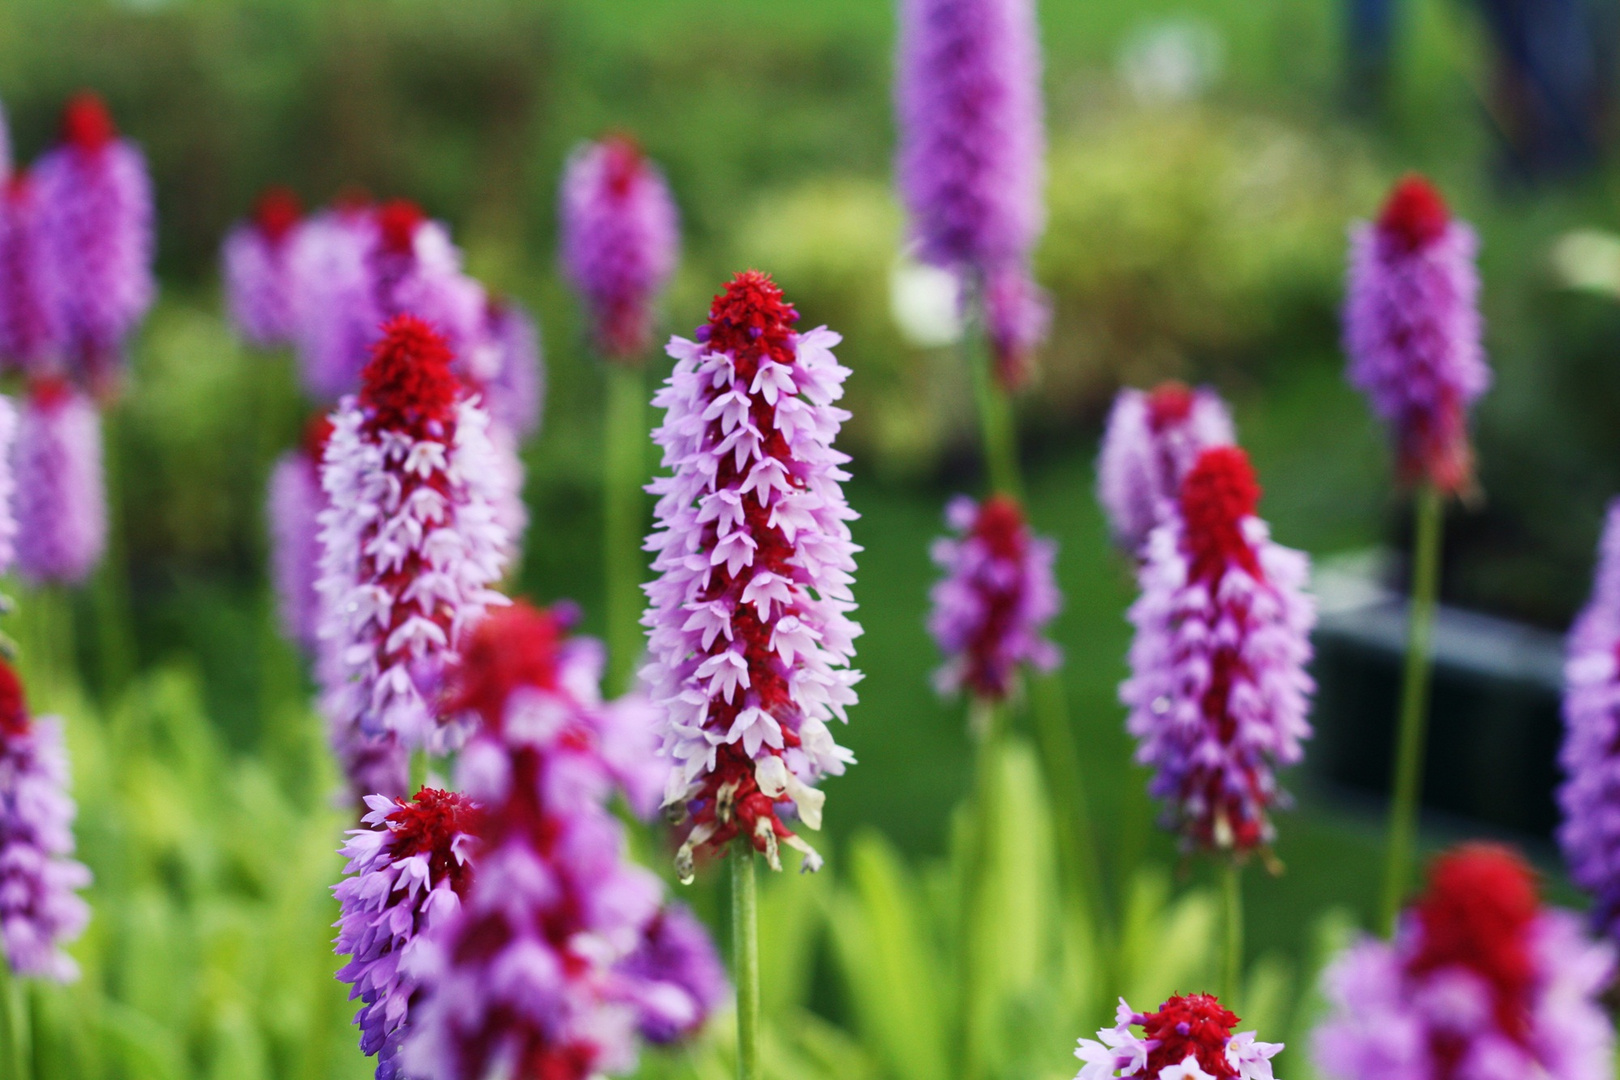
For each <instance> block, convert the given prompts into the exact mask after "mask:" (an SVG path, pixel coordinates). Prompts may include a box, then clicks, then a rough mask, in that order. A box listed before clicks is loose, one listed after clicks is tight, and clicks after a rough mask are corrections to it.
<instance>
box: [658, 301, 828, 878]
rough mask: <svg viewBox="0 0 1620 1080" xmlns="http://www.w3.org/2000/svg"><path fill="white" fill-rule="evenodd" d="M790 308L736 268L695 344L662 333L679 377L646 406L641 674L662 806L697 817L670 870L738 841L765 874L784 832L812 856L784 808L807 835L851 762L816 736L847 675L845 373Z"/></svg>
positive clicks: (813, 863) (688, 867)
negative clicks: (668, 763)
mask: <svg viewBox="0 0 1620 1080" xmlns="http://www.w3.org/2000/svg"><path fill="white" fill-rule="evenodd" d="M797 319H798V312H796V311H795V310H794V309H793V307H792V306H791V305H790V304H787V303H786V302H784V300H783V298H782V292H781V290H780V289H778V288H777V287H776V285H775V283H774V282H772V281H771V279H770V278H769V277H768V276H766V275H764V274H761V273H758V272H755V271H748V272H746V273H742V274H738V275H737V277H736V278H734V279H733V280H732V281H731V282H730V283H729V284H728V285H727V286H726V288H725V290H724V291H723V292H722V293H721V294H720V295H719V296H717V297H716V298H715V300H714V303H713V304H712V306H711V308H710V312H709V321H708V323H707V324H706V325H705V326H703V327H701V328H699V330H698V332H697V335H696V336H697V340H696V341H688V340H685V339H683V338H675V339H673V340H672V341H671V343H670V346H669V354H670V355H671V356H673V357H674V358H675V361H676V363H675V370H674V372H673V373H672V374H671V376H670V378H669V380H668V382H667V383H666V384H665V386H664V387H663V388H662V389H661V390H659V392H658V395H657V396H656V397H655V398H654V402H653V403H654V404H655V405H657V406H660V407H662V408H663V409H664V410H665V414H664V422H663V425H662V426H661V427H659V428H658V429H657V430H656V431H655V432H654V434H653V438H654V440H655V441H656V442H658V444H659V445H661V446H662V447H663V448H664V456H663V464H664V466H665V467H667V468H669V469H670V470H671V475H669V476H664V477H660V478H658V479H656V480H654V481H653V483H652V485H651V486H650V487H649V488H648V490H649V491H651V492H653V493H654V494H656V495H657V496H658V505H657V510H656V514H657V526H656V530H655V531H654V533H653V535H652V536H651V537H649V538H648V541H647V548H648V550H650V551H652V552H654V553H655V555H654V561H653V569H654V570H655V571H656V572H657V574H658V578H657V580H655V581H654V582H652V583H651V584H649V585H648V586H647V587H646V588H647V594H648V596H649V598H650V601H651V604H650V608H649V610H648V612H647V614H646V615H645V616H644V618H643V622H644V624H645V625H646V626H648V627H649V628H650V633H649V645H648V648H649V653H650V655H651V662H650V663H649V664H648V665H647V667H646V668H645V669H644V670H643V672H642V676H643V678H644V679H645V680H646V682H647V685H648V688H649V693H650V694H651V696H652V699H653V702H654V704H656V705H657V706H658V707H659V708H660V709H661V710H662V712H663V722H662V730H663V736H664V743H663V751H664V753H666V754H667V755H669V756H670V757H671V758H673V759H674V768H673V769H672V771H671V774H670V780H669V789H668V792H667V793H666V798H665V801H666V803H667V804H668V805H670V806H672V807H677V808H684V809H685V810H686V812H687V814H688V815H689V817H690V819H691V822H692V830H691V832H690V834H689V835H688V837H687V840H686V842H685V844H684V845H683V846H682V848H681V851H680V853H679V855H678V856H677V867H678V869H679V871H680V873H681V876H682V877H683V878H687V877H690V876H691V873H692V855H693V853H694V852H695V851H696V850H698V849H700V848H708V849H710V850H719V849H721V848H723V846H724V845H725V844H727V843H728V842H730V841H731V840H732V839H733V838H734V837H736V836H739V835H742V836H746V837H747V838H748V839H749V841H750V842H751V843H752V844H753V845H754V847H755V848H757V849H758V850H760V851H762V852H764V854H765V856H766V858H767V859H768V860H769V861H770V863H771V865H772V866H773V867H779V865H780V864H779V861H778V853H777V846H778V843H779V842H780V843H786V844H788V845H789V846H792V847H794V848H797V849H799V850H800V851H802V852H803V853H804V857H805V867H806V868H808V869H814V868H816V867H817V866H819V865H820V859H819V857H818V856H816V854H815V853H814V852H813V851H812V850H811V849H810V848H809V846H808V845H806V844H805V843H804V841H803V840H802V839H800V838H799V837H798V836H796V835H795V834H794V833H793V831H792V830H791V829H789V828H788V826H787V825H786V823H785V822H784V821H783V815H784V814H785V813H787V812H788V811H790V810H792V811H795V812H796V813H797V815H798V817H799V819H800V820H801V821H803V822H804V823H805V824H806V825H808V826H809V827H811V828H819V827H820V824H821V808H822V801H823V798H824V796H823V794H822V792H820V791H819V790H818V789H816V788H815V787H813V786H812V785H813V784H814V783H815V782H816V781H817V780H818V779H819V778H820V777H821V776H823V775H827V774H832V775H837V774H840V773H842V772H843V771H844V767H845V766H846V765H847V764H849V763H850V762H851V761H853V757H852V756H851V755H850V753H849V752H848V751H847V750H845V749H843V748H842V747H840V746H838V745H837V743H835V742H834V741H833V737H832V733H831V732H830V731H829V729H828V721H830V720H831V719H832V718H834V717H837V718H838V719H840V720H847V717H846V714H845V710H846V709H847V708H848V707H849V706H850V705H852V704H854V702H855V691H854V684H855V682H856V680H858V679H859V678H860V675H859V673H858V672H855V671H852V670H850V669H849V667H848V665H849V662H850V660H851V659H852V657H853V655H854V639H855V637H856V635H858V634H859V633H860V627H859V626H858V625H857V624H856V623H854V622H852V621H851V620H850V619H849V617H848V613H849V612H850V611H852V610H854V607H855V603H854V599H853V597H852V595H851V593H850V583H851V582H852V580H853V576H854V570H855V560H854V555H855V552H856V551H857V550H859V549H858V548H857V547H856V545H855V544H854V543H853V542H852V541H851V540H850V531H849V524H848V523H849V522H850V521H851V520H852V519H854V517H855V516H856V515H855V513H854V511H852V510H851V509H850V508H849V505H848V503H846V502H845V500H844V495H843V490H842V488H841V487H840V485H841V483H842V482H843V481H844V480H846V479H848V474H847V473H845V472H844V470H843V469H842V467H841V466H842V465H843V463H844V462H846V461H847V460H848V458H847V457H846V456H845V455H843V454H841V453H839V452H838V451H836V450H834V449H833V448H832V442H833V439H834V437H835V436H836V435H837V433H838V429H839V427H840V425H842V423H843V422H844V421H845V420H846V419H848V416H849V414H848V413H847V412H845V411H844V410H842V409H840V408H838V407H837V406H835V405H834V404H833V402H835V401H837V400H838V398H839V397H841V396H842V394H843V382H844V379H845V378H846V377H847V376H848V374H849V370H848V369H847V368H844V367H842V366H840V365H839V364H838V362H837V361H836V360H835V359H834V358H833V355H832V351H831V350H832V347H833V346H834V345H836V344H838V342H839V340H840V338H839V336H838V335H837V334H834V333H832V332H830V331H829V330H827V329H826V328H825V327H823V328H819V329H816V330H811V331H809V332H807V333H803V334H801V333H798V332H797V331H795V330H794V328H793V327H794V323H795V322H796V321H797Z"/></svg>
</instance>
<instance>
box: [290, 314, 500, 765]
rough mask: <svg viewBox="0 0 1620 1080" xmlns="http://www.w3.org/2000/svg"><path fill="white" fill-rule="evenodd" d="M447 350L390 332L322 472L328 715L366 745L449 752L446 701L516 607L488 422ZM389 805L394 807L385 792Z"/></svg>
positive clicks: (341, 737)
mask: <svg viewBox="0 0 1620 1080" xmlns="http://www.w3.org/2000/svg"><path fill="white" fill-rule="evenodd" d="M451 359H452V358H451V355H450V350H449V348H448V347H447V346H446V345H445V342H444V339H443V338H442V337H440V336H439V335H438V334H437V333H435V332H434V331H433V330H432V329H430V328H429V327H428V326H427V324H426V323H424V322H422V321H421V320H420V319H417V318H415V317H413V316H409V315H402V316H399V317H398V318H396V319H394V320H392V321H391V322H389V323H388V324H387V326H386V327H385V328H384V334H383V338H382V340H381V341H379V342H378V343H377V346H376V348H375V349H374V351H373V353H372V359H371V362H370V363H369V364H368V365H366V370H365V373H364V377H363V379H362V386H361V391H360V394H359V396H358V397H348V398H345V399H344V400H343V402H342V403H341V404H340V405H339V406H338V408H337V410H336V412H334V413H333V414H332V433H331V436H330V438H329V439H328V441H327V444H326V456H325V458H324V461H323V464H322V467H321V486H322V488H323V489H324V491H325V493H326V498H327V508H326V509H325V510H323V511H321V515H320V521H321V545H322V552H321V578H320V582H319V585H318V586H317V588H318V589H319V591H320V593H321V612H322V614H321V630H320V636H321V638H322V640H323V649H324V650H329V651H330V654H331V657H335V658H336V662H335V663H331V664H327V665H325V666H324V667H323V669H322V670H323V682H324V683H325V686H324V693H323V705H324V707H325V709H326V713H327V718H328V720H329V722H330V723H331V724H332V726H333V728H334V732H333V735H334V738H335V739H336V740H337V741H338V742H339V744H343V743H345V742H346V741H347V740H349V739H351V738H352V737H353V735H354V733H355V732H359V733H362V734H363V735H365V736H367V737H369V738H373V739H375V738H379V737H388V736H392V737H394V738H396V739H398V740H399V741H400V742H401V743H402V744H403V745H404V746H405V747H407V748H412V747H418V746H427V747H428V748H429V749H432V750H442V749H444V748H445V747H446V746H447V745H448V744H447V743H446V737H447V735H448V734H449V732H448V729H446V728H444V727H443V726H442V725H441V724H440V723H439V722H438V719H437V715H436V709H435V707H434V704H433V702H432V700H431V698H432V697H433V693H434V688H435V687H437V686H438V685H439V684H440V682H441V681H442V680H443V678H444V677H445V675H446V668H447V667H449V666H453V664H454V663H455V660H456V652H457V649H458V648H459V646H460V643H461V638H462V635H463V633H464V632H465V630H466V629H467V628H468V627H469V626H470V625H471V624H472V623H473V622H475V621H476V620H477V619H479V618H480V617H481V616H482V615H483V614H484V611H485V608H486V607H487V606H488V605H490V604H503V603H505V602H506V600H505V598H504V597H502V596H501V595H500V594H499V593H496V592H494V591H493V590H492V589H491V588H490V586H491V585H492V584H493V583H494V582H496V581H497V580H499V578H500V576H501V572H502V569H503V564H504V557H503V552H504V550H505V547H506V543H507V537H506V534H505V531H504V530H503V529H502V528H501V527H500V525H499V524H498V523H497V521H496V520H495V506H496V501H497V499H498V498H499V495H500V491H499V480H498V477H497V468H496V464H495V461H494V454H495V451H494V449H493V447H492V446H491V443H490V440H489V432H488V427H489V417H488V415H487V414H486V413H485V412H484V410H483V409H482V407H480V406H479V404H478V403H477V402H476V401H475V400H473V399H470V398H468V397H467V396H466V395H465V394H464V393H463V390H462V387H461V384H460V383H459V382H458V381H457V379H456V377H455V376H454V375H453V374H452V373H451V370H450V366H451ZM384 794H389V793H388V792H384Z"/></svg>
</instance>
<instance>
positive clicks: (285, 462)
mask: <svg viewBox="0 0 1620 1080" xmlns="http://www.w3.org/2000/svg"><path fill="white" fill-rule="evenodd" d="M331 437H332V421H331V420H330V419H329V418H327V417H326V416H324V415H321V414H319V413H317V414H316V415H315V416H313V417H311V418H310V421H309V425H308V426H307V427H306V428H305V431H304V445H303V446H301V447H299V448H298V449H296V450H289V451H288V452H287V453H285V454H283V455H282V456H281V457H280V458H279V459H277V461H276V464H275V468H273V469H272V470H271V471H270V491H269V498H268V500H267V501H266V507H265V511H266V512H265V517H266V519H267V520H268V521H269V523H270V578H271V580H272V581H273V582H274V583H275V589H276V610H277V612H278V614H279V615H280V617H281V631H282V633H283V634H285V635H286V637H287V640H288V641H291V642H293V643H294V644H296V645H300V646H302V647H303V648H304V649H305V650H306V651H308V652H309V653H311V654H313V653H314V652H315V650H316V649H317V648H318V646H319V631H320V593H319V592H318V591H317V590H316V588H315V583H316V581H317V580H318V578H319V577H320V560H321V542H320V523H319V515H320V512H321V511H322V510H323V509H325V507H326V495H325V494H324V493H323V492H322V491H321V459H322V458H323V457H325V456H326V442H327V440H328V439H330V438H331Z"/></svg>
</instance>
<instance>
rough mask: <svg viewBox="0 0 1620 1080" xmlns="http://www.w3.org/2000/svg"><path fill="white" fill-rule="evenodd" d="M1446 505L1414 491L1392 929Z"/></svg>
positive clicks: (1391, 860)
mask: <svg viewBox="0 0 1620 1080" xmlns="http://www.w3.org/2000/svg"><path fill="white" fill-rule="evenodd" d="M1444 511H1445V506H1444V503H1443V501H1442V497H1441V494H1440V491H1439V489H1438V488H1436V487H1435V486H1434V485H1433V484H1424V485H1423V486H1422V487H1421V488H1419V489H1418V493H1417V506H1416V513H1417V539H1416V545H1415V550H1414V551H1413V553H1412V602H1411V609H1410V611H1409V612H1408V624H1407V633H1406V670H1405V674H1404V676H1403V678H1402V682H1401V715H1400V734H1399V736H1398V740H1399V741H1398V743H1397V747H1396V753H1395V768H1394V774H1393V777H1392V779H1391V782H1390V801H1389V843H1388V848H1387V852H1386V860H1387V861H1386V862H1385V864H1384V893H1383V897H1382V904H1381V906H1380V910H1379V927H1380V929H1381V930H1382V932H1383V933H1384V935H1385V936H1386V937H1387V936H1390V935H1393V934H1394V932H1395V917H1396V915H1397V914H1399V912H1400V907H1401V898H1402V896H1404V895H1405V893H1406V882H1407V873H1408V870H1409V868H1410V865H1411V861H1412V853H1413V850H1414V848H1415V846H1416V841H1417V823H1418V803H1419V796H1420V795H1421V793H1422V781H1423V750H1424V742H1425V738H1426V729H1427V727H1428V720H1429V673H1430V670H1431V667H1432V657H1431V653H1432V648H1433V640H1434V614H1435V606H1436V600H1437V599H1438V596H1439V591H1440V536H1441V529H1442V527H1443V525H1444V523H1445V513H1444Z"/></svg>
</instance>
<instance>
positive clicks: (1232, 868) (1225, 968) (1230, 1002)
mask: <svg viewBox="0 0 1620 1080" xmlns="http://www.w3.org/2000/svg"><path fill="white" fill-rule="evenodd" d="M1221 907H1222V908H1223V909H1224V914H1225V919H1226V933H1225V935H1224V939H1225V940H1224V941H1223V946H1224V948H1223V951H1222V963H1221V1002H1222V1004H1224V1005H1225V1006H1226V1007H1227V1008H1228V1009H1231V1010H1233V1011H1234V1012H1235V1011H1236V1010H1237V1001H1238V995H1239V994H1240V993H1241V992H1242V990H1243V867H1241V866H1239V865H1238V861H1237V860H1236V859H1226V860H1224V861H1223V865H1222V867H1221Z"/></svg>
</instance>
